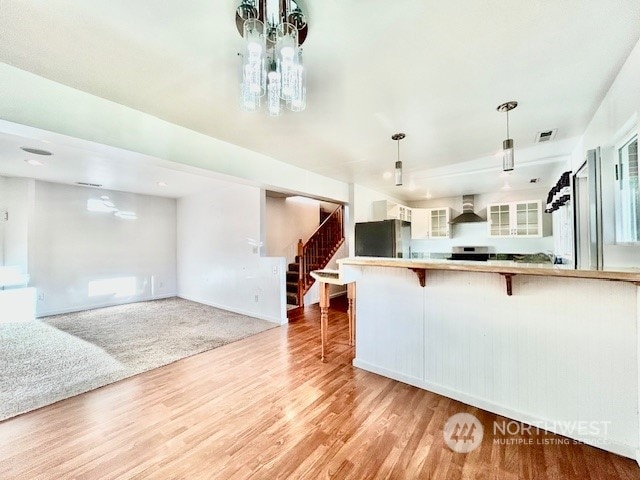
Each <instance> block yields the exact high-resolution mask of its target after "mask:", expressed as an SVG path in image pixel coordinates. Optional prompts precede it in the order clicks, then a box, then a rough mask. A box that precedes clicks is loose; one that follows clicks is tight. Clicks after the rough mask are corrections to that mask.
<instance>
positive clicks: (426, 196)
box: [424, 192, 433, 200]
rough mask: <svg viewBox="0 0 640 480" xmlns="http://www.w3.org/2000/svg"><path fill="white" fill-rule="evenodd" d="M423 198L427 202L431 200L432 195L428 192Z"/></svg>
mask: <svg viewBox="0 0 640 480" xmlns="http://www.w3.org/2000/svg"><path fill="white" fill-rule="evenodd" d="M424 198H426V199H427V200H430V199H432V198H433V195H431V194H430V193H429V192H427V194H426V195H425V196H424Z"/></svg>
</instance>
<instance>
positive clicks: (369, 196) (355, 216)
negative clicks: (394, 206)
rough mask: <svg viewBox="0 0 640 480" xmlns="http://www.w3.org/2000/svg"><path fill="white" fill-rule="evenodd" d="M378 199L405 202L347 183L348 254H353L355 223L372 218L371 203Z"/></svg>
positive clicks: (368, 220) (369, 220)
mask: <svg viewBox="0 0 640 480" xmlns="http://www.w3.org/2000/svg"><path fill="white" fill-rule="evenodd" d="M378 200H388V201H390V202H394V203H400V204H403V205H404V204H405V202H403V201H401V200H398V199H397V198H393V197H390V196H388V195H385V194H383V193H380V192H378V191H376V190H372V189H370V188H367V187H364V186H362V185H358V184H357V183H351V184H349V203H350V205H351V208H350V209H349V210H348V211H347V212H345V223H346V225H347V238H346V242H347V248H348V252H349V256H354V255H355V241H354V240H355V224H356V223H359V222H371V221H372V220H373V209H372V207H371V204H372V203H373V202H375V201H378Z"/></svg>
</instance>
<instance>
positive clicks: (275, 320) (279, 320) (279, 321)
mask: <svg viewBox="0 0 640 480" xmlns="http://www.w3.org/2000/svg"><path fill="white" fill-rule="evenodd" d="M177 296H178V297H179V298H184V299H185V300H190V301H192V302H197V303H202V304H203V305H208V306H209V307H215V308H219V309H221V310H227V311H228V312H233V313H239V314H240V315H246V316H247V317H254V318H259V319H260V320H266V321H267V322H271V323H277V324H278V325H285V324H286V323H287V322H288V320H287V316H286V313H285V316H284V318H279V317H273V316H270V315H261V314H259V313H255V312H249V311H246V310H242V309H239V308H232V307H229V306H228V305H221V304H219V303H214V302H210V301H208V300H204V299H202V298H198V297H194V296H191V295H183V294H178V295H177Z"/></svg>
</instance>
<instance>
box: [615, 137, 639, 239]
mask: <svg viewBox="0 0 640 480" xmlns="http://www.w3.org/2000/svg"><path fill="white" fill-rule="evenodd" d="M616 150H617V154H618V163H617V164H616V166H615V175H616V187H617V188H616V204H617V205H616V241H617V242H618V243H631V242H640V191H639V189H638V135H637V134H634V135H632V136H631V137H627V138H626V139H625V140H624V141H623V142H622V143H621V144H619V145H618V146H617V148H616Z"/></svg>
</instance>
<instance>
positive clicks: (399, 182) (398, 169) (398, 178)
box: [391, 133, 406, 187]
mask: <svg viewBox="0 0 640 480" xmlns="http://www.w3.org/2000/svg"><path fill="white" fill-rule="evenodd" d="M405 136H406V135H405V134H404V133H396V134H394V135H392V136H391V139H392V140H395V141H396V142H398V160H396V170H395V177H396V187H399V186H401V185H402V162H401V161H400V140H402V139H403V138H404V137H405Z"/></svg>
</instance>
